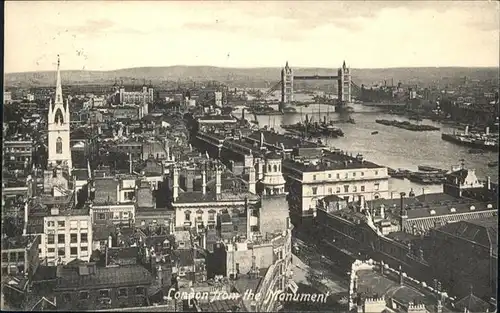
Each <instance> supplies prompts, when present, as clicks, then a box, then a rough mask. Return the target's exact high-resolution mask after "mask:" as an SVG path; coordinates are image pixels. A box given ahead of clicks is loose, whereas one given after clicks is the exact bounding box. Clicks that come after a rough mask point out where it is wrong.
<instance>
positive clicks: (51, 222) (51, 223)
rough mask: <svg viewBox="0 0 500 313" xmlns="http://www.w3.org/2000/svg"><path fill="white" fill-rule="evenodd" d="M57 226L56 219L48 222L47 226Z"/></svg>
mask: <svg viewBox="0 0 500 313" xmlns="http://www.w3.org/2000/svg"><path fill="white" fill-rule="evenodd" d="M55 226H56V222H54V221H48V222H47V227H55Z"/></svg>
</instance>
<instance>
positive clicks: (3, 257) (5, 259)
mask: <svg viewBox="0 0 500 313" xmlns="http://www.w3.org/2000/svg"><path fill="white" fill-rule="evenodd" d="M2 262H9V254H8V253H7V252H4V253H2Z"/></svg>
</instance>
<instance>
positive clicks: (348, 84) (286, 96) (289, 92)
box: [264, 61, 359, 108]
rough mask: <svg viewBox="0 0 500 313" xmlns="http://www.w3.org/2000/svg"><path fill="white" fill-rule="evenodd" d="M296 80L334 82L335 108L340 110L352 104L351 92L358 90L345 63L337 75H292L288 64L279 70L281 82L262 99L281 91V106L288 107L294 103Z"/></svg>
mask: <svg viewBox="0 0 500 313" xmlns="http://www.w3.org/2000/svg"><path fill="white" fill-rule="evenodd" d="M296 80H300V81H304V80H334V81H336V84H337V90H338V102H337V104H336V108H342V107H344V106H346V105H347V104H348V103H350V102H352V91H353V89H354V90H359V87H358V86H357V85H356V84H354V83H353V81H352V79H351V69H350V68H349V67H347V66H346V64H345V61H344V63H343V64H342V66H341V67H340V68H339V69H338V71H337V75H307V76H306V75H294V72H293V70H292V68H291V67H290V66H288V62H286V65H285V67H284V68H283V69H282V70H281V80H280V81H279V82H277V83H275V84H274V85H273V86H272V87H271V88H270V89H269V90H268V91H267V92H266V93H265V94H264V97H267V96H269V95H271V94H272V93H273V92H275V91H276V90H279V89H281V104H282V105H283V106H287V105H290V104H292V103H293V102H294V88H293V87H294V85H293V82H294V81H296Z"/></svg>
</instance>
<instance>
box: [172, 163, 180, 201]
mask: <svg viewBox="0 0 500 313" xmlns="http://www.w3.org/2000/svg"><path fill="white" fill-rule="evenodd" d="M172 197H173V200H174V201H177V198H178V197H179V169H178V168H177V166H176V165H175V166H174V177H173V187H172Z"/></svg>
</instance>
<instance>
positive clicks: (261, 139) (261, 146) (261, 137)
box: [260, 132, 264, 148]
mask: <svg viewBox="0 0 500 313" xmlns="http://www.w3.org/2000/svg"><path fill="white" fill-rule="evenodd" d="M263 147H264V133H263V132H260V148H263Z"/></svg>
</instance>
